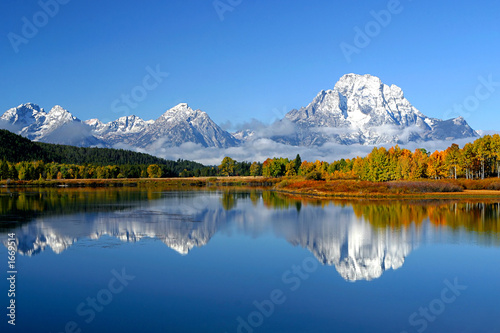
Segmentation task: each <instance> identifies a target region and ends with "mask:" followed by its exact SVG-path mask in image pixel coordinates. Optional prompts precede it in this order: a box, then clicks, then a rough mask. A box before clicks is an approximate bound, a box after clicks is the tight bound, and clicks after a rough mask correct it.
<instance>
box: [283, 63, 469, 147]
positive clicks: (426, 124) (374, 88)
mask: <svg viewBox="0 0 500 333" xmlns="http://www.w3.org/2000/svg"><path fill="white" fill-rule="evenodd" d="M285 118H286V119H287V120H288V121H290V122H292V123H293V124H294V125H295V127H296V128H295V134H292V135H290V136H280V137H276V138H274V139H276V140H278V141H279V142H282V143H288V144H293V145H305V146H308V145H322V144H324V143H326V142H337V143H342V144H375V145H377V144H382V143H393V144H394V143H401V144H402V143H406V142H409V141H427V140H444V139H448V138H453V139H457V138H466V137H475V136H477V134H476V133H475V132H474V131H473V130H472V129H471V128H470V127H469V125H468V124H467V122H465V120H463V119H456V120H455V121H451V122H446V121H443V120H439V119H431V118H428V117H427V116H425V115H424V114H422V113H421V112H420V111H419V110H417V109H416V108H415V107H414V106H413V105H411V103H410V102H409V101H408V100H407V99H406V98H405V97H404V94H403V90H402V89H401V88H400V87H398V86H396V85H391V86H388V85H386V84H384V83H382V81H381V80H380V78H378V77H376V76H373V75H370V74H365V75H360V74H353V73H350V74H345V75H343V76H342V77H341V78H340V79H339V81H338V82H337V83H336V84H335V87H334V88H333V89H332V90H327V91H321V92H320V93H319V94H318V95H317V96H316V97H315V98H314V99H313V101H312V102H311V103H310V104H309V105H308V106H307V107H305V108H301V109H300V110H292V111H290V112H289V113H287V115H286V116H285ZM450 134H452V135H450Z"/></svg>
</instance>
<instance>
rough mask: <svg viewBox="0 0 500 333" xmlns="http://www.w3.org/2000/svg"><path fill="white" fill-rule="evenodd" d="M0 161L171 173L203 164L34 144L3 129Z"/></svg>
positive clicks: (108, 149)
mask: <svg viewBox="0 0 500 333" xmlns="http://www.w3.org/2000/svg"><path fill="white" fill-rule="evenodd" d="M0 159H5V160H7V161H9V162H12V163H16V162H21V161H34V160H42V161H44V162H46V163H48V162H57V163H65V164H80V165H82V164H97V165H126V164H133V165H146V164H159V165H165V166H167V167H169V168H170V169H172V170H176V171H179V172H180V171H182V170H184V169H187V170H197V169H201V168H203V167H204V165H202V164H200V163H197V162H192V161H184V160H179V161H169V160H165V159H163V158H159V157H155V156H152V155H149V154H144V153H137V152H133V151H129V150H123V149H110V148H80V147H74V146H66V145H58V144H51V143H42V142H34V141H31V140H29V139H27V138H25V137H22V136H20V135H17V134H14V133H12V132H9V131H7V130H0Z"/></svg>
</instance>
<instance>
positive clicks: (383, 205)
mask: <svg viewBox="0 0 500 333" xmlns="http://www.w3.org/2000/svg"><path fill="white" fill-rule="evenodd" d="M351 205H352V207H353V209H354V212H355V214H356V216H358V217H362V218H364V219H366V220H367V221H368V222H370V223H371V224H372V225H374V226H376V227H380V228H386V227H390V228H392V229H395V228H401V227H405V226H408V225H410V224H412V223H415V224H416V225H417V226H418V225H420V224H421V223H422V222H423V221H424V220H425V219H429V221H430V222H431V223H432V224H434V225H436V226H447V227H450V228H452V229H459V228H465V229H466V230H468V231H474V232H481V233H489V234H495V235H500V203H499V202H474V201H464V200H460V201H453V200H438V201H434V200H428V201H416V202H411V201H410V202H407V201H372V202H356V201H353V202H352V203H351Z"/></svg>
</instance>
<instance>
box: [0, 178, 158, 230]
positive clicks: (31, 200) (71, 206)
mask: <svg viewBox="0 0 500 333" xmlns="http://www.w3.org/2000/svg"><path fill="white" fill-rule="evenodd" d="M160 197H161V193H160V192H156V191H153V190H148V191H144V190H138V189H134V188H128V189H123V188H121V189H110V188H102V189H85V190H82V189H54V188H47V189H43V190H41V191H39V190H38V189H36V190H21V191H18V192H8V191H0V222H1V228H9V227H13V226H15V225H16V224H17V223H19V222H29V221H30V220H32V219H33V218H35V217H36V216H40V215H60V214H71V213H75V212H98V211H110V210H123V209H126V208H129V207H131V205H132V204H133V203H135V202H138V201H140V200H145V199H150V200H152V199H159V198H160Z"/></svg>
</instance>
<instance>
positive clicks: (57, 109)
mask: <svg viewBox="0 0 500 333" xmlns="http://www.w3.org/2000/svg"><path fill="white" fill-rule="evenodd" d="M0 128H6V129H9V130H11V131H13V132H15V133H17V134H20V135H23V136H25V137H27V138H29V139H31V140H35V141H42V142H50V143H63V144H73V145H78V146H104V147H115V146H121V145H126V146H128V147H130V148H140V149H142V150H145V151H150V152H154V151H157V150H158V149H163V148H170V147H178V146H180V145H182V144H184V143H187V142H191V143H195V144H199V145H201V146H202V147H216V148H229V147H236V146H240V145H242V144H244V142H246V141H255V140H258V139H261V138H268V139H271V140H273V141H275V142H279V143H283V144H286V145H292V146H305V147H309V146H322V145H323V144H325V143H330V142H333V143H338V144H344V145H350V144H361V145H378V144H386V143H389V144H404V143H408V142H425V141H433V140H454V139H461V138H472V137H477V136H478V133H477V132H476V131H474V130H473V129H472V128H470V126H469V125H468V124H467V122H466V121H465V120H464V119H463V118H462V117H458V118H454V119H448V120H441V119H437V118H430V117H427V116H425V115H424V114H423V113H421V112H420V111H419V110H418V109H416V108H415V107H414V106H413V105H412V104H411V103H410V102H409V101H408V100H407V99H406V98H405V97H404V94H403V91H402V89H401V88H399V87H398V86H396V85H391V86H388V85H385V84H383V83H382V81H381V80H380V79H379V78H378V77H375V76H372V75H369V74H366V75H358V74H346V75H344V76H342V77H341V78H340V79H339V81H338V82H337V83H336V84H335V86H334V88H333V89H331V90H322V91H320V92H319V93H318V94H317V96H316V97H315V98H314V99H313V100H312V102H311V103H309V104H308V105H307V106H306V107H302V108H300V109H298V110H297V109H293V110H291V111H290V112H288V113H287V114H286V115H285V117H284V118H283V119H281V120H279V121H277V122H276V123H274V124H272V125H269V126H268V127H265V126H264V128H263V129H262V128H261V129H260V130H251V129H243V130H242V131H240V132H237V133H233V134H231V133H228V132H227V131H225V130H223V129H222V128H221V127H219V126H218V125H217V124H216V123H215V122H214V121H213V120H212V119H211V118H210V117H209V115H208V114H207V113H206V112H204V111H201V110H199V109H198V110H193V109H192V108H190V107H189V106H188V104H187V103H180V104H178V105H176V106H174V107H173V108H171V109H168V110H167V111H165V112H164V113H163V114H162V115H161V116H160V117H158V118H157V119H155V120H143V119H142V118H140V117H138V116H135V115H129V116H124V117H120V118H118V119H117V120H114V121H110V122H108V123H103V122H102V121H100V120H99V119H90V120H86V121H83V122H82V121H81V120H80V119H78V118H77V117H75V116H73V115H72V114H71V113H70V112H69V111H67V110H65V109H64V108H62V107H61V106H59V105H56V106H54V107H53V108H52V109H51V110H50V112H48V113H46V112H45V111H44V110H43V109H42V108H40V107H39V106H38V105H36V104H33V103H27V104H22V105H19V106H18V107H15V108H11V109H9V110H7V111H6V112H5V113H4V114H3V115H2V116H1V117H0Z"/></svg>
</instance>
